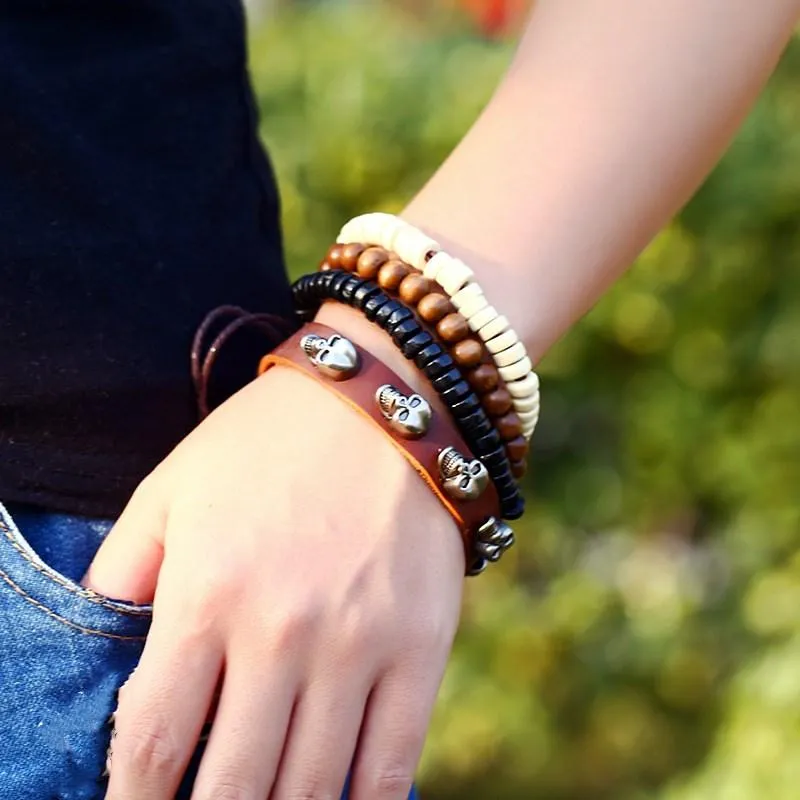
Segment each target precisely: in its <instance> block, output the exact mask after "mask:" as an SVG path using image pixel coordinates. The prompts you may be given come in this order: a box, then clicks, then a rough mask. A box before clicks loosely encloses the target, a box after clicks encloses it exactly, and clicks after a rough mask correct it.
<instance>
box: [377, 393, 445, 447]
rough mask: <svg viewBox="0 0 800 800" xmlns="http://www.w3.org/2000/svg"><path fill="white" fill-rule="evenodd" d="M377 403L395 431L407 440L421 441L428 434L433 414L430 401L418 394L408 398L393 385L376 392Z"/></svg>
mask: <svg viewBox="0 0 800 800" xmlns="http://www.w3.org/2000/svg"><path fill="white" fill-rule="evenodd" d="M375 402H376V403H377V404H378V407H379V408H380V410H381V412H382V413H383V416H384V417H386V419H387V420H388V421H389V425H390V426H391V427H392V429H393V430H395V431H397V432H398V433H399V434H400V435H401V436H403V437H405V438H406V439H419V438H420V437H422V436H424V435H425V434H426V433H427V432H428V426H429V425H430V421H431V416H432V414H433V412H432V411H431V407H430V405H429V404H428V401H427V400H426V399H425V398H424V397H422V396H421V395H418V394H412V395H409V396H408V397H406V395H404V394H403V393H402V392H401V391H399V390H398V389H396V388H395V387H394V386H392V385H391V384H388V383H386V384H384V385H383V386H381V387H379V388H378V391H377V392H375Z"/></svg>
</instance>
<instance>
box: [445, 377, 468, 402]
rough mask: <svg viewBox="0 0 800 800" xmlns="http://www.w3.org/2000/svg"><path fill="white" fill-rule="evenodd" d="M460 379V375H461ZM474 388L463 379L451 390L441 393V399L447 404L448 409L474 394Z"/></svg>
mask: <svg viewBox="0 0 800 800" xmlns="http://www.w3.org/2000/svg"><path fill="white" fill-rule="evenodd" d="M459 377H460V375H459ZM472 393H473V392H472V387H470V385H469V384H468V383H467V382H466V381H465V380H464V379H463V378H461V379H460V380H459V381H458V382H457V383H455V384H453V385H452V386H451V387H450V388H449V389H446V390H445V391H444V392H442V393H441V395H440V397H441V398H442V400H443V401H444V402H445V403H446V404H447V407H448V408H450V406H453V405H455V404H456V403H460V402H461V401H462V400H464V398H466V397H467V396H468V395H470V394H472Z"/></svg>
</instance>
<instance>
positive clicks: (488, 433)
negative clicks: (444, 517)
mask: <svg viewBox="0 0 800 800" xmlns="http://www.w3.org/2000/svg"><path fill="white" fill-rule="evenodd" d="M292 293H293V296H294V302H295V307H296V308H297V310H298V312H299V313H300V315H301V317H303V318H306V319H310V318H311V317H312V316H313V315H314V314H315V313H316V311H317V310H318V309H319V306H320V305H321V303H322V302H323V301H324V300H334V301H336V302H340V303H345V304H347V305H350V306H353V307H354V308H358V309H360V310H361V311H362V312H363V313H364V315H365V316H366V317H367V319H368V320H370V321H371V322H374V323H375V324H376V325H379V326H380V327H381V328H383V329H384V330H385V331H386V332H387V333H388V334H389V335H390V336H391V337H392V340H393V341H394V343H395V344H396V345H397V347H398V348H399V349H400V351H401V352H402V353H403V355H404V356H405V357H406V358H407V359H409V360H411V361H413V362H414V363H415V364H416V366H417V367H418V368H419V369H420V371H421V372H422V373H423V374H424V375H425V377H426V378H427V379H428V380H429V381H430V383H431V385H432V386H433V388H434V389H435V390H436V392H437V394H438V395H439V397H440V398H441V400H442V402H443V403H444V404H445V405H446V406H447V408H448V410H449V411H450V414H451V416H452V418H453V421H454V423H455V425H456V427H457V428H458V430H459V432H460V433H461V435H462V436H463V437H464V440H465V441H466V442H467V444H468V445H469V449H470V451H471V452H472V453H473V454H474V455H475V456H476V457H477V458H479V459H480V461H481V462H482V463H483V464H484V465H485V466H486V469H487V470H488V472H489V476H490V478H491V480H492V482H493V483H494V485H495V488H496V489H497V494H498V495H499V498H500V511H501V515H502V517H503V518H504V519H518V518H519V517H520V516H522V514H523V512H524V510H525V501H524V500H523V498H522V495H521V494H520V491H519V487H518V486H517V483H516V480H515V479H514V476H513V474H512V472H511V464H510V462H509V460H508V456H507V455H506V450H505V448H504V446H503V441H502V439H501V437H500V434H499V433H498V432H497V429H496V428H495V427H494V425H492V423H491V421H490V420H489V418H488V417H487V415H486V413H485V412H484V410H483V408H482V407H481V403H480V400H479V399H478V396H477V394H476V393H475V391H474V390H473V389H472V387H471V386H470V384H469V383H468V382H467V381H466V380H464V378H463V375H462V374H461V371H460V370H459V369H458V367H457V366H456V363H455V361H454V360H453V359H452V358H451V357H450V355H448V353H446V352H445V351H444V350H443V349H442V347H441V346H440V345H439V344H438V343H437V342H436V341H435V340H434V338H433V336H431V334H430V333H428V332H427V331H426V330H424V329H423V327H422V325H421V324H420V323H419V322H418V321H417V319H416V318H415V316H414V312H413V311H411V309H409V308H408V307H407V306H405V305H404V304H403V303H401V302H400V301H399V300H394V299H392V298H391V297H390V296H389V295H388V294H387V293H386V292H385V291H384V290H383V289H381V288H380V286H378V285H377V284H376V283H373V282H372V281H368V280H364V279H363V278H360V277H358V276H357V275H352V274H350V273H349V272H346V271H342V270H329V271H324V272H318V273H315V274H312V275H306V276H304V277H302V278H300V279H299V280H298V281H296V282H295V283H294V284H293V286H292Z"/></svg>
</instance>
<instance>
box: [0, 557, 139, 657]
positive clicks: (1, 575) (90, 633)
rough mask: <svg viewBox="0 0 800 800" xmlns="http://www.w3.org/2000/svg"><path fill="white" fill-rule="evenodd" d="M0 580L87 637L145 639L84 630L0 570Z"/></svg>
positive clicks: (40, 608) (63, 623)
mask: <svg viewBox="0 0 800 800" xmlns="http://www.w3.org/2000/svg"><path fill="white" fill-rule="evenodd" d="M0 578H2V579H3V580H4V581H5V582H6V583H7V584H8V585H9V586H10V587H11V589H12V590H13V591H15V592H16V593H17V594H18V595H19V596H20V597H22V598H24V599H25V600H27V601H28V602H29V603H30V604H31V605H33V606H35V607H36V608H38V609H39V610H40V611H44V613H45V614H47V616H48V617H52V619H54V620H56V621H57V622H60V623H61V624H62V625H66V626H67V627H69V628H73V629H74V630H76V631H79V632H80V633H83V634H86V635H87V636H101V637H103V638H104V639H117V640H119V641H123V642H143V641H144V640H145V639H146V638H147V637H146V636H121V635H120V634H117V633H107V632H106V631H99V630H95V629H94V628H84V627H83V626H82V625H78V624H77V623H76V622H72V621H71V620H68V619H66V617H62V616H61V615H60V614H57V613H56V612H55V611H53V610H52V609H49V608H48V607H47V606H46V605H44V603H40V602H39V601H38V600H36V599H35V598H34V597H31V596H30V595H29V594H28V593H27V592H26V591H25V590H24V589H23V588H22V587H21V586H18V585H17V584H16V583H15V582H14V581H13V580H12V579H11V577H10V576H9V575H8V574H7V573H6V572H4V571H3V570H2V569H0Z"/></svg>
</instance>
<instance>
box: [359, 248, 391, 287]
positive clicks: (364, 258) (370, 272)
mask: <svg viewBox="0 0 800 800" xmlns="http://www.w3.org/2000/svg"><path fill="white" fill-rule="evenodd" d="M388 260H389V254H388V253H387V252H386V251H385V250H384V249H383V248H382V247H368V248H367V249H366V250H365V251H364V252H363V253H362V254H361V255H360V256H359V257H358V264H357V265H356V270H357V271H358V274H359V276H360V277H362V278H366V279H367V280H369V281H371V280H373V279H374V278H375V276H376V275H377V274H378V270H379V269H380V268H381V267H382V266H383V265H384V264H385V263H386V262H387V261H388Z"/></svg>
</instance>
